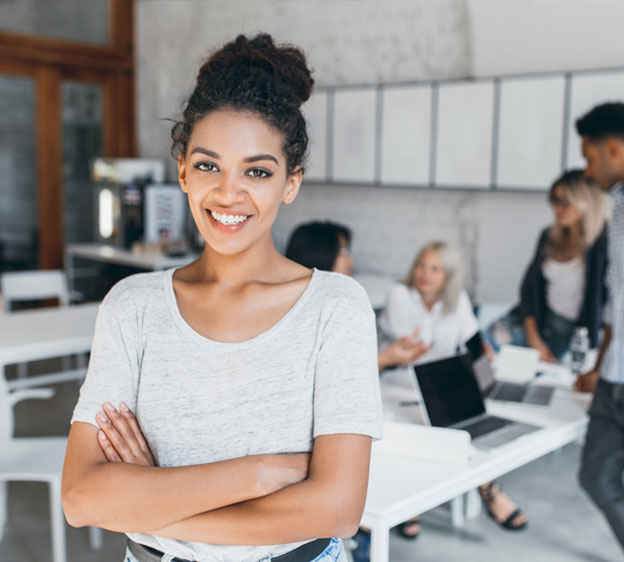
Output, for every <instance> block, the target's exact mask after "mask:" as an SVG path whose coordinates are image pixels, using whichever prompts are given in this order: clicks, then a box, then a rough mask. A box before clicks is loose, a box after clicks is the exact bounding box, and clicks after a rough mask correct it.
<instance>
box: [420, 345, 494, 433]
mask: <svg viewBox="0 0 624 562" xmlns="http://www.w3.org/2000/svg"><path fill="white" fill-rule="evenodd" d="M414 370H415V372H416V378H417V379H418V384H419V386H420V392H421V394H422V397H423V401H424V403H425V408H426V409H427V414H428V416H429V421H430V422H431V425H433V426H436V427H448V426H450V425H454V424H456V423H459V422H462V421H464V420H467V419H468V418H472V417H474V416H479V415H481V414H483V413H485V406H484V404H483V400H482V398H481V393H480V392H479V387H478V386H477V381H476V380H475V377H474V376H473V373H472V366H471V361H470V357H469V356H468V355H458V356H455V357H449V358H447V359H441V360H439V361H432V362H431V363H421V364H419V365H415V366H414Z"/></svg>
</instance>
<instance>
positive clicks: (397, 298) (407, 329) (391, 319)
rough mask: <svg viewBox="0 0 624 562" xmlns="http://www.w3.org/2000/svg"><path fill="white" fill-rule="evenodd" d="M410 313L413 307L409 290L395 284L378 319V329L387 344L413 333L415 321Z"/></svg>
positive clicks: (400, 284) (399, 284)
mask: <svg viewBox="0 0 624 562" xmlns="http://www.w3.org/2000/svg"><path fill="white" fill-rule="evenodd" d="M411 312H413V307H412V306H411V302H410V294H409V289H408V288H407V287H406V286H405V285H403V284H402V283H397V284H396V285H394V286H393V287H392V288H391V289H390V292H389V293H388V299H387V301H386V306H385V307H384V310H383V312H382V314H381V318H380V319H379V329H380V330H381V333H382V334H383V336H384V337H385V338H386V339H387V340H388V341H389V342H394V341H396V340H398V339H401V338H403V337H405V336H409V335H410V334H411V333H412V332H413V331H414V328H415V319H414V316H413V314H410V313H411Z"/></svg>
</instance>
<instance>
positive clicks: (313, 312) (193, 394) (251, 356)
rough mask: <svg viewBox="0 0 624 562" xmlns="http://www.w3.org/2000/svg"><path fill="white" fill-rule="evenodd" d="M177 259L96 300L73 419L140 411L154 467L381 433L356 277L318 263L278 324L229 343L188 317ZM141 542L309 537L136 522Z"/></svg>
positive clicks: (174, 546) (259, 549) (210, 549)
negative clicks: (199, 533) (186, 530)
mask: <svg viewBox="0 0 624 562" xmlns="http://www.w3.org/2000/svg"><path fill="white" fill-rule="evenodd" d="M173 272H174V270H168V271H164V272H155V273H143V274H138V275H133V276H131V277H128V278H126V279H124V280H122V281H121V282H119V283H118V284H117V285H115V287H113V288H112V289H111V291H110V292H109V294H108V295H107V296H106V298H105V299H104V300H103V302H102V304H101V305H100V310H99V313H98V318H97V323H96V329H95V336H94V339H93V346H92V350H91V359H90V362H89V370H88V373H87V378H86V380H85V382H84V384H83V386H82V389H81V391H80V398H79V400H78V404H77V405H76V408H75V410H74V414H73V417H72V423H73V422H75V421H81V422H88V423H91V424H93V425H96V423H95V415H96V413H97V412H98V411H99V410H100V409H101V407H102V404H103V403H104V402H106V401H110V402H112V403H113V404H115V405H118V404H119V403H120V402H121V401H123V402H125V403H126V404H128V406H130V408H131V409H132V410H133V411H134V412H135V413H136V417H137V419H138V422H139V424H140V426H141V429H142V430H143V433H144V434H145V437H146V439H147V441H148V443H149V446H150V449H151V451H152V453H153V455H154V459H155V461H156V463H157V465H158V466H162V467H168V466H183V465H192V464H202V463H209V462H216V461H221V460H225V459H232V458H237V457H243V456H247V455H257V454H271V453H299V452H310V451H311V450H312V446H313V440H314V438H315V437H317V436H318V435H326V434H335V433H357V434H363V435H370V436H371V437H373V438H380V437H381V424H382V421H381V400H380V394H379V377H378V371H377V345H376V333H375V318H374V313H373V311H372V308H371V305H370V303H369V301H368V298H367V295H366V293H365V292H364V290H363V289H362V287H361V286H360V285H358V284H357V283H356V282H355V281H354V280H352V279H350V278H349V277H346V276H344V275H340V274H337V273H330V272H324V271H318V270H315V271H314V273H313V275H312V278H311V280H310V283H309V285H308V287H307V288H306V290H305V291H304V293H303V295H302V296H301V297H300V298H299V300H298V301H297V302H296V303H295V305H294V306H293V307H292V308H291V309H290V310H289V311H288V312H287V313H286V315H285V316H284V317H283V318H282V319H281V320H279V321H278V322H277V323H276V324H275V325H274V326H273V327H272V328H270V329H269V330H267V331H266V332H263V333H262V334H260V335H258V336H256V337H254V338H252V339H250V340H246V341H243V342H238V343H222V342H217V341H213V340H210V339H208V338H205V337H203V336H201V335H200V334H198V333H197V332H195V331H194V330H193V329H192V328H191V327H190V326H189V325H188V324H187V323H186V321H185V320H184V319H183V318H182V316H181V314H180V312H179V309H178V306H177V303H176V298H175V293H174V291H173V284H172V277H173ZM129 536H130V537H131V538H132V539H133V540H135V541H136V542H139V543H142V544H146V545H148V546H152V547H154V548H157V549H158V550H161V551H163V552H166V553H167V554H171V555H173V556H177V557H180V558H186V559H191V560H198V561H223V562H229V561H234V560H236V561H239V562H247V561H250V562H251V561H257V560H261V559H262V558H266V557H267V556H269V555H270V556H278V555H280V554H283V553H285V552H287V551H289V550H292V549H293V548H296V547H297V546H299V545H300V544H302V543H293V544H285V545H273V546H223V545H212V544H205V543H198V542H186V541H178V540H174V539H167V538H162V537H158V536H154V535H148V534H137V533H132V534H129Z"/></svg>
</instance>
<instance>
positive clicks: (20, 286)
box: [0, 270, 69, 312]
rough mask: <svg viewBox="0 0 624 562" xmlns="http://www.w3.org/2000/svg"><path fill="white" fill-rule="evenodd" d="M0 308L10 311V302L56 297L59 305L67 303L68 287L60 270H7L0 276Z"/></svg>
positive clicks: (63, 273) (65, 278) (66, 304)
mask: <svg viewBox="0 0 624 562" xmlns="http://www.w3.org/2000/svg"><path fill="white" fill-rule="evenodd" d="M0 293H1V294H2V309H3V311H4V312H10V311H11V303H14V302H19V301H33V300H38V299H51V298H57V299H58V300H59V304H60V305H61V306H68V305H69V287H68V284H67V277H66V276H65V272H64V271H61V270H38V271H9V272H7V273H3V274H2V275H1V276H0Z"/></svg>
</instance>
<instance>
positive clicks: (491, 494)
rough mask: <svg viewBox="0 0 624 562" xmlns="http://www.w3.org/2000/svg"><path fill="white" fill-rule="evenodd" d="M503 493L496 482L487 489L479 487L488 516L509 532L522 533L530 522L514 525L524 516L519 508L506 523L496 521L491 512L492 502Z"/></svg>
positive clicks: (491, 483)
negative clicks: (516, 520) (518, 518)
mask: <svg viewBox="0 0 624 562" xmlns="http://www.w3.org/2000/svg"><path fill="white" fill-rule="evenodd" d="M501 492H502V488H501V487H500V485H499V484H497V483H496V482H490V483H489V484H488V485H487V486H486V488H485V489H483V488H481V487H479V495H480V496H481V500H483V503H484V504H485V510H486V512H487V514H488V515H489V516H490V517H491V518H492V519H493V520H494V521H495V522H496V523H498V524H499V525H500V526H501V527H503V528H504V529H507V530H509V531H521V530H522V529H524V528H525V527H526V526H527V524H528V521H525V522H524V523H520V524H519V525H514V524H513V522H514V520H515V519H516V518H517V517H518V516H519V515H522V514H523V513H522V510H521V509H520V508H519V507H518V508H516V509H515V510H514V511H513V512H512V514H511V515H510V516H509V517H507V519H505V521H499V520H498V519H496V516H495V515H494V512H493V511H492V510H491V508H490V506H491V505H492V502H493V501H494V499H495V498H496V496H497V495H498V494H500V493H501Z"/></svg>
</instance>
